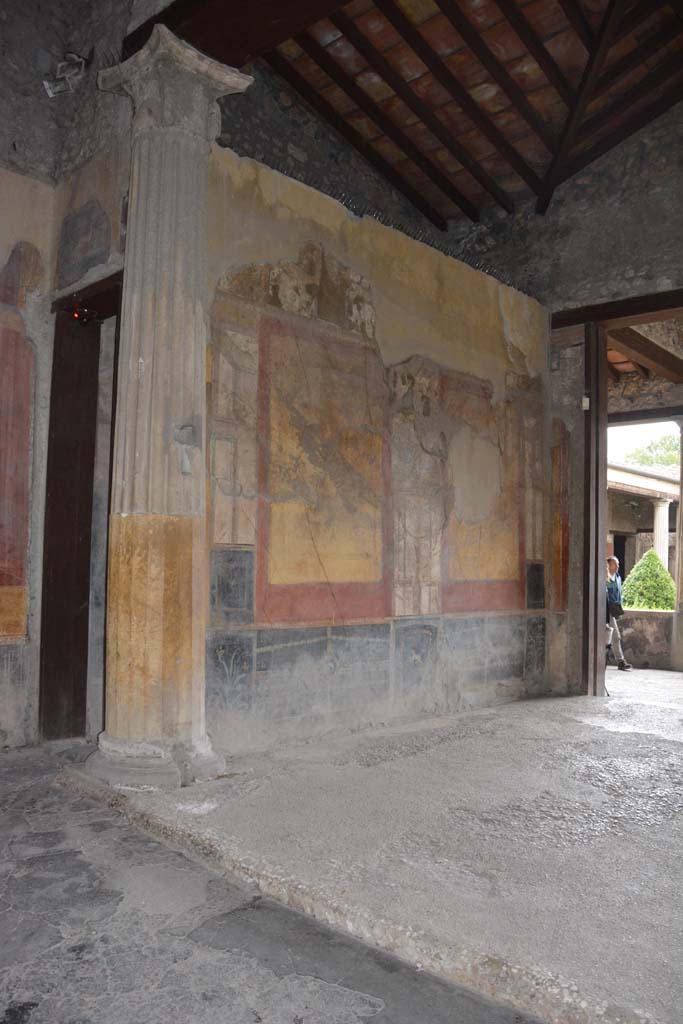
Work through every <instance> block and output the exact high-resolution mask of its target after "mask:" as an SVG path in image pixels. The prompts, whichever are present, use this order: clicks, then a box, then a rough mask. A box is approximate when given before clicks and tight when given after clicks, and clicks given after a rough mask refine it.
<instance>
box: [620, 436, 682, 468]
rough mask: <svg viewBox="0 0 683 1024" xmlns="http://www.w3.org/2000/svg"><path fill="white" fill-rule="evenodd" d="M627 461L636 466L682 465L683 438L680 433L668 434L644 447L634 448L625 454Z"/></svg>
mask: <svg viewBox="0 0 683 1024" xmlns="http://www.w3.org/2000/svg"><path fill="white" fill-rule="evenodd" d="M625 459H626V462H628V463H630V464H631V465H636V466H680V464H681V439H680V436H679V434H678V433H676V434H666V435H665V436H664V437H658V438H657V439H656V440H655V441H650V443H649V444H646V445H644V446H643V447H642V448H634V449H633V451H632V452H629V453H628V455H626V456H625Z"/></svg>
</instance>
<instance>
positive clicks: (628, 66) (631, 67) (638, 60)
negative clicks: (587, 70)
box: [594, 18, 683, 99]
mask: <svg viewBox="0 0 683 1024" xmlns="http://www.w3.org/2000/svg"><path fill="white" fill-rule="evenodd" d="M682 29H683V25H680V24H679V23H678V22H677V21H676V19H675V18H671V19H670V20H669V21H667V22H666V24H665V25H664V26H663V27H662V28H661V29H659V30H658V31H657V32H653V33H652V35H650V36H648V38H647V39H646V40H645V41H644V42H643V43H641V45H640V46H636V48H635V49H634V50H631V52H630V53H627V54H626V56H625V57H622V59H621V60H618V61H615V62H614V64H610V65H609V67H608V68H606V70H605V71H604V72H603V73H602V74H601V75H600V77H599V78H598V81H597V84H596V86H595V94H594V95H595V98H596V99H597V97H598V96H602V94H603V93H604V92H606V91H607V90H608V89H611V88H612V87H613V86H614V85H616V84H617V82H619V81H621V79H622V78H625V77H626V75H630V74H631V72H632V71H635V70H636V69H637V68H639V67H641V65H643V64H645V62H646V61H648V60H649V59H650V58H651V57H654V56H655V54H657V53H659V51H660V50H663V49H664V47H665V46H668V45H669V43H670V42H671V40H672V39H674V38H675V37H676V36H677V35H679V34H680V32H681V30H682Z"/></svg>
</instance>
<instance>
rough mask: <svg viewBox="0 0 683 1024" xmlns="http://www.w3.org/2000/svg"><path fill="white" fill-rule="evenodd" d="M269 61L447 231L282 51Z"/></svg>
mask: <svg viewBox="0 0 683 1024" xmlns="http://www.w3.org/2000/svg"><path fill="white" fill-rule="evenodd" d="M265 59H266V60H267V62H268V63H269V64H270V66H271V67H272V68H273V70H274V71H275V72H276V73H277V74H278V75H280V77H281V78H283V79H284V80H285V81H286V82H288V83H289V84H290V85H291V86H292V88H294V89H295V90H296V91H297V92H298V93H299V94H300V95H301V96H303V98H304V99H305V100H306V101H307V102H308V103H309V104H310V105H311V106H312V107H313V108H314V109H315V110H317V111H318V113H319V114H320V115H321V116H322V117H323V118H324V119H325V120H326V121H328V122H329V123H330V124H331V125H332V127H333V128H335V129H336V131H337V132H338V133H339V134H340V135H342V136H343V137H344V138H345V139H346V140H347V142H350V143H351V145H352V146H353V147H354V148H355V149H357V150H358V152H359V153H360V154H361V156H363V157H364V158H365V159H366V160H367V162H368V163H369V164H371V165H372V166H373V167H374V168H375V170H377V171H379V173H380V174H381V175H383V177H384V178H386V180H387V181H388V182H389V183H390V184H391V185H393V186H394V188H396V189H397V190H398V191H399V192H402V193H403V195H404V196H405V197H406V199H407V200H408V201H409V202H410V203H412V205H413V206H414V207H415V208H416V209H417V210H419V211H420V213H421V214H422V215H423V216H424V217H426V218H427V220H429V221H431V223H432V224H434V226H435V227H437V228H438V229H439V231H445V230H446V229H447V227H448V225H447V223H446V221H445V220H444V218H443V217H442V216H441V214H440V213H438V212H437V211H436V210H435V209H434V207H433V206H431V204H430V203H428V202H427V201H426V200H425V199H423V198H422V196H421V195H420V194H419V192H418V191H417V190H416V189H414V188H413V187H412V185H410V184H409V183H408V182H407V181H406V180H405V179H404V178H403V177H402V175H400V174H399V173H398V171H397V170H396V169H395V168H394V167H392V165H391V164H390V163H388V161H386V160H385V159H384V157H383V156H380V154H379V153H378V152H377V151H376V150H375V149H373V147H372V146H371V145H370V143H369V142H367V140H366V139H364V138H363V136H362V135H361V134H360V133H359V132H357V131H356V129H355V128H354V127H353V126H352V125H350V124H349V123H348V121H345V120H344V118H343V117H342V116H341V114H339V113H337V111H336V110H335V109H334V107H333V106H332V105H331V104H330V103H328V102H327V100H326V99H325V98H324V97H323V96H321V95H320V94H319V93H318V92H316V90H315V89H314V88H313V86H312V85H310V83H309V82H307V81H306V79H305V78H304V77H303V76H302V75H300V74H299V72H298V71H297V70H296V69H295V68H293V67H292V65H291V64H290V63H289V61H287V60H285V58H284V57H282V56H281V55H280V54H279V53H276V52H273V53H269V54H267V55H266V58H265Z"/></svg>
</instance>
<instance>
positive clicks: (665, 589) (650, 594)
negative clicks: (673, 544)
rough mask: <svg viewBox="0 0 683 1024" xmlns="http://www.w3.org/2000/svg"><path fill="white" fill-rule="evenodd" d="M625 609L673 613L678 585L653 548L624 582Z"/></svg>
mask: <svg viewBox="0 0 683 1024" xmlns="http://www.w3.org/2000/svg"><path fill="white" fill-rule="evenodd" d="M622 601H623V605H624V608H651V609H655V608H656V609H661V610H662V611H673V609H674V608H675V607H676V584H675V583H674V581H673V579H672V578H671V576H670V574H669V572H668V570H667V569H666V567H665V566H664V563H663V562H662V560H661V558H660V557H659V555H658V554H657V553H656V552H655V550H654V549H653V548H650V550H649V551H646V552H645V554H644V555H643V557H642V558H641V559H640V561H639V562H637V563H636V564H635V565H634V566H633V568H632V569H631V571H630V573H629V574H628V576H627V577H626V580H625V581H624V587H623V590H622Z"/></svg>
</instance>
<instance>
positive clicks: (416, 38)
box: [375, 0, 541, 195]
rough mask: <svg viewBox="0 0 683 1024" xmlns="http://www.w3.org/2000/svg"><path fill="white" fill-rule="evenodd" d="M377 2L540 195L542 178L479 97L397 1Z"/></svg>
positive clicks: (443, 84) (442, 82)
mask: <svg viewBox="0 0 683 1024" xmlns="http://www.w3.org/2000/svg"><path fill="white" fill-rule="evenodd" d="M375 6H376V7H377V8H378V9H379V10H380V11H381V12H382V14H383V15H384V16H385V18H386V19H387V20H388V21H390V22H391V24H392V25H393V26H394V28H395V29H396V31H397V32H398V33H399V35H401V36H403V39H404V41H405V42H406V43H407V44H408V46H410V48H411V49H412V50H413V51H414V52H415V53H416V54H417V56H418V57H419V58H420V60H421V61H422V63H423V64H424V65H425V67H426V68H428V70H429V71H431V73H432V74H433V75H434V77H435V78H436V79H437V81H438V82H440V84H441V85H442V86H443V87H444V89H446V91H447V92H449V93H450V95H451V96H452V97H453V99H454V100H455V102H456V103H457V104H458V106H459V107H461V108H462V110H463V111H464V112H465V113H466V114H467V116H468V117H469V118H470V120H471V121H472V122H473V123H474V125H475V126H476V127H477V128H478V129H479V131H480V132H481V133H482V135H485V136H486V138H487V139H488V140H489V142H491V143H492V145H493V146H495V148H496V149H497V150H498V152H499V153H500V154H501V156H503V157H504V158H505V159H506V160H507V162H508V163H509V165H510V167H512V169H513V170H514V171H515V172H516V173H517V174H518V175H519V177H520V178H521V179H522V181H524V182H526V184H527V185H528V186H529V188H530V189H531V190H532V191H533V192H535V193H536V194H537V195H538V194H539V193H540V187H541V181H540V178H539V177H538V175H537V174H536V172H535V171H534V170H533V169H532V168H531V167H529V165H528V164H527V162H526V161H525V160H524V159H523V158H522V157H521V156H520V154H519V153H518V152H517V150H516V149H515V147H514V146H513V145H512V144H511V143H509V142H508V141H507V139H506V138H505V136H504V135H502V134H501V133H500V131H499V130H498V128H497V127H496V125H495V124H494V123H493V121H492V120H491V119H490V118H489V116H488V114H486V113H485V112H484V111H483V110H482V109H481V107H480V106H479V104H478V103H477V102H476V100H473V99H472V97H471V96H470V94H469V92H468V91H467V89H466V88H465V87H464V86H463V85H461V84H460V82H459V81H458V80H457V78H456V77H455V76H454V75H453V73H452V72H451V71H449V69H448V68H447V67H446V65H445V64H444V63H443V62H442V61H441V59H440V58H439V57H438V56H437V54H436V53H435V52H434V50H433V49H432V48H431V46H430V45H429V43H428V42H427V41H426V39H425V38H424V36H423V35H422V34H421V33H420V32H419V31H418V29H417V28H416V27H415V25H414V24H413V23H412V21H410V19H409V18H408V17H407V16H406V15H405V14H404V13H403V11H402V10H401V9H400V8H399V7H398V6H397V5H396V4H395V3H394V0H375Z"/></svg>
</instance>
